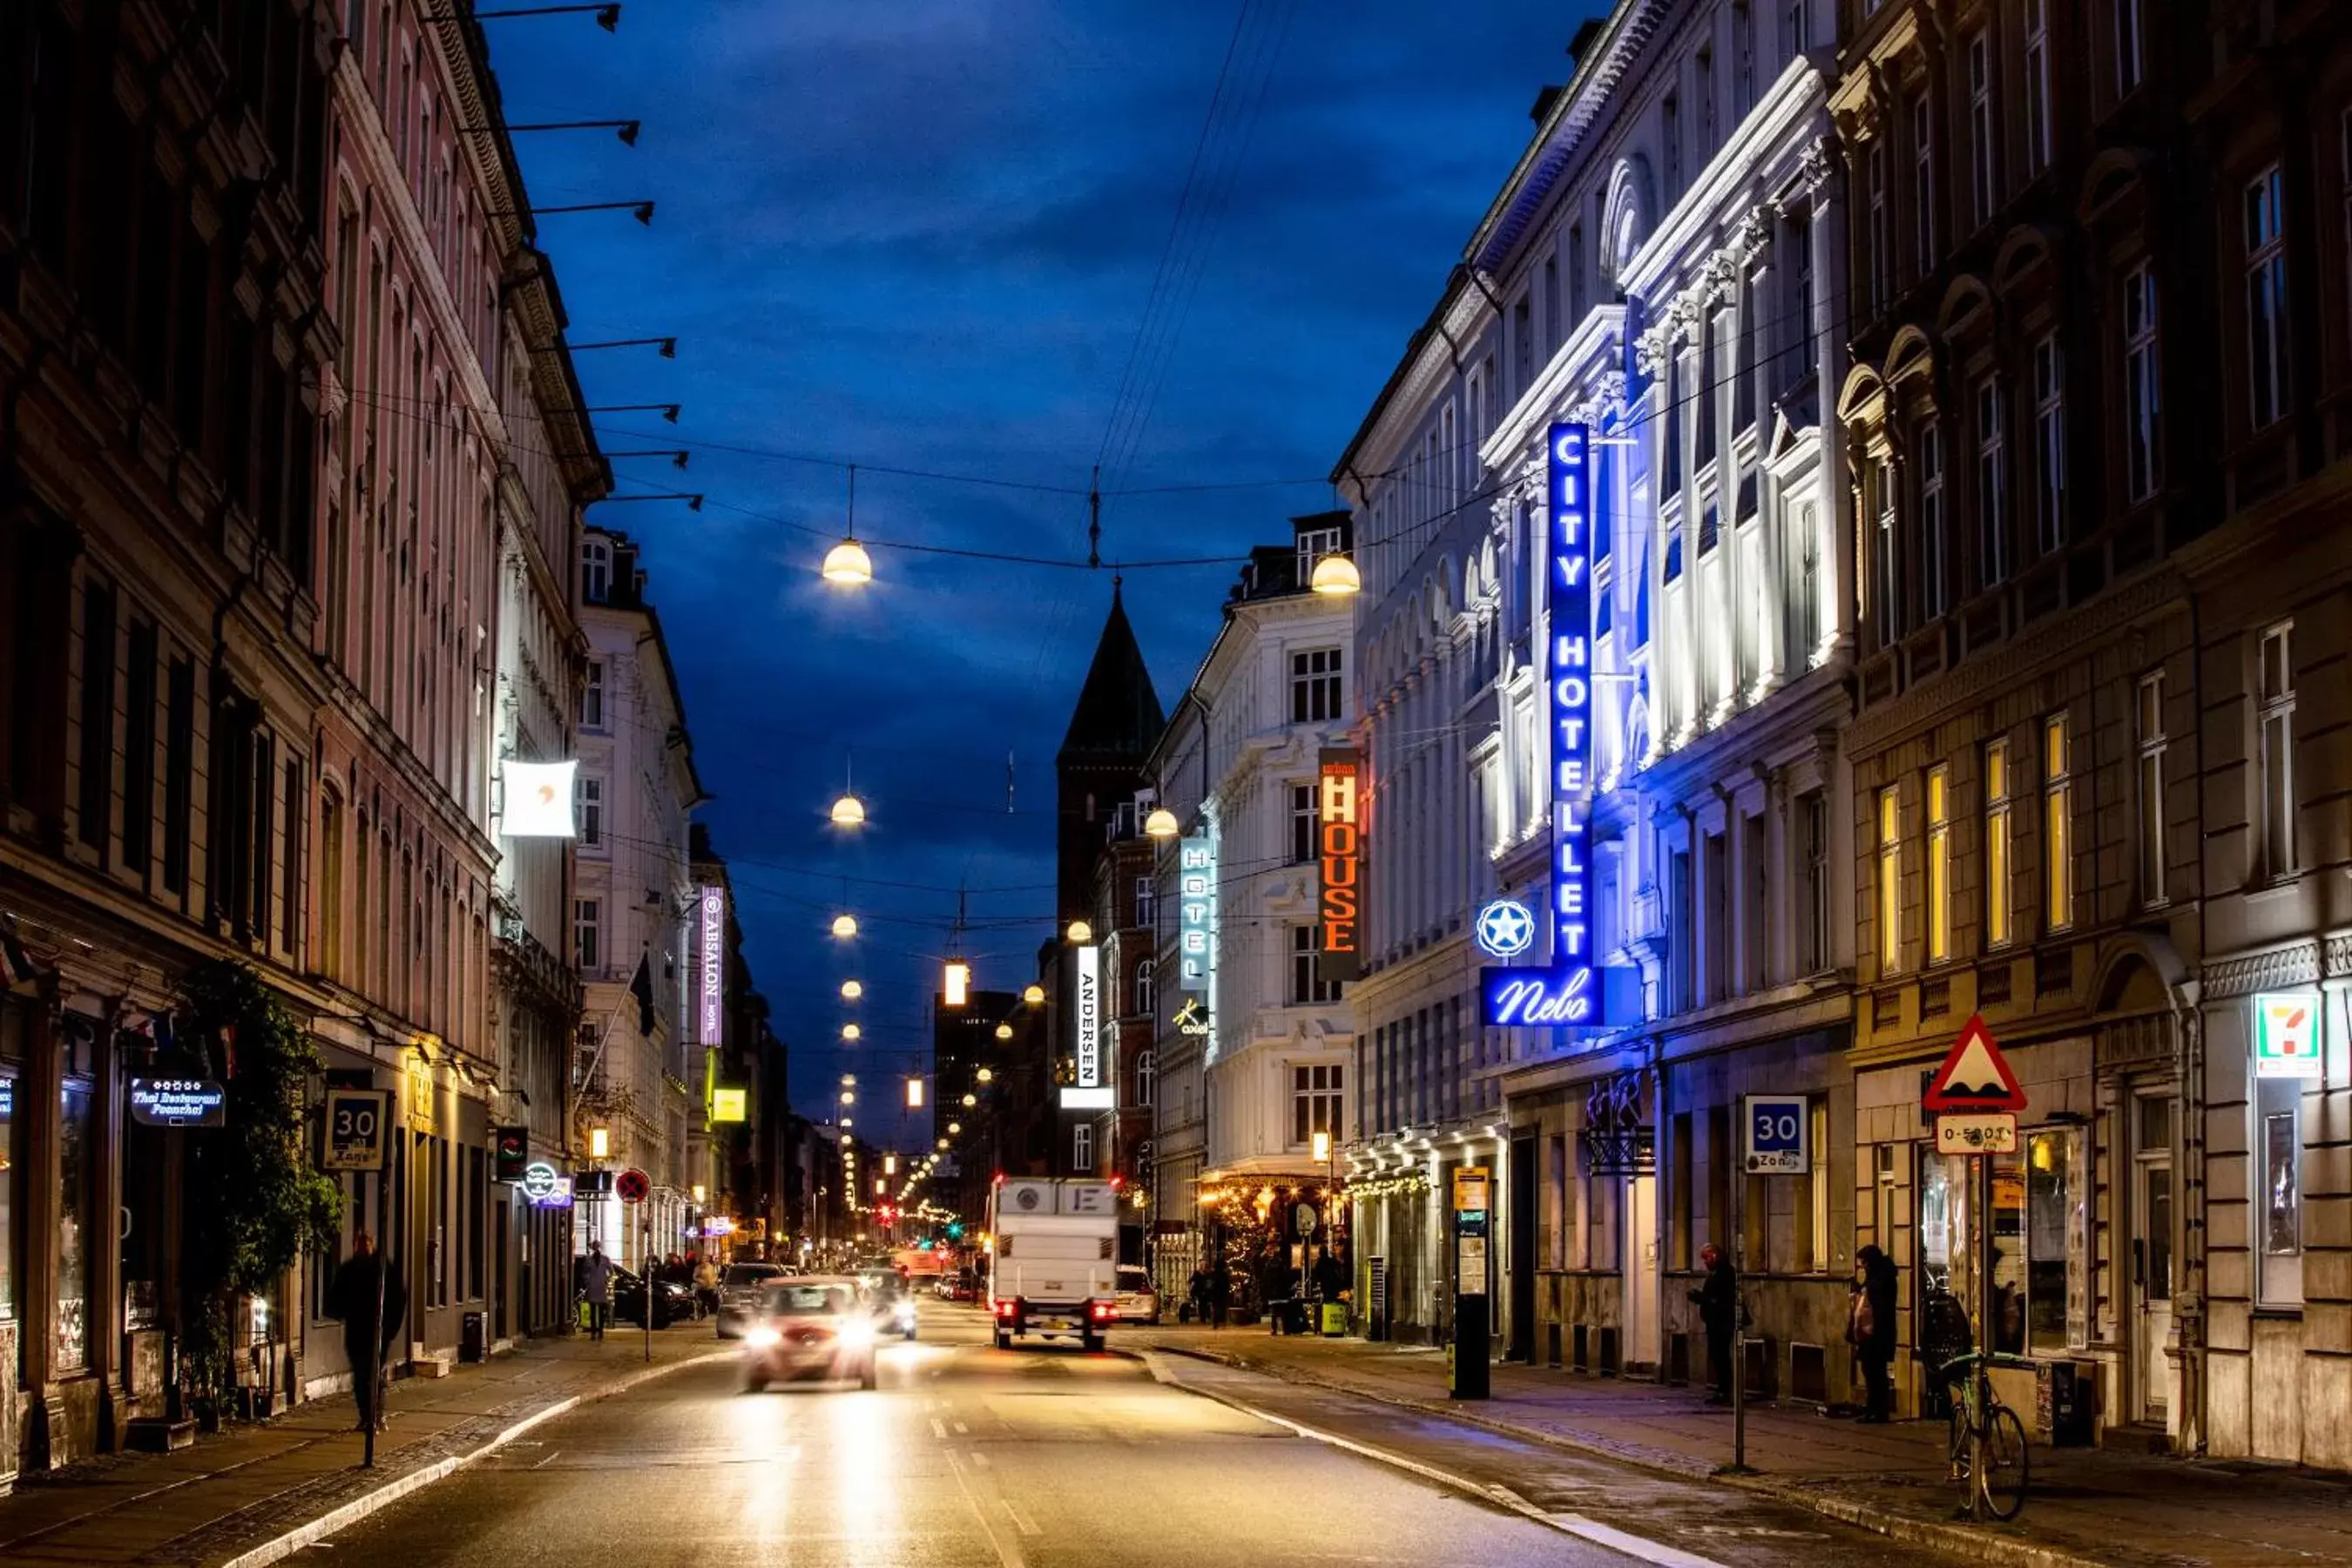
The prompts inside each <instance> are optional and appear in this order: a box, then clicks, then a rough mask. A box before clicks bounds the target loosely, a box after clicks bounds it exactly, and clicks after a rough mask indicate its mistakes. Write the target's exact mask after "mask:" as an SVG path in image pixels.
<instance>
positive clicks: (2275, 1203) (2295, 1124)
mask: <svg viewBox="0 0 2352 1568" xmlns="http://www.w3.org/2000/svg"><path fill="white" fill-rule="evenodd" d="M2252 1100H2253V1102H2254V1129H2253V1131H2254V1166H2255V1169H2256V1170H2257V1171H2258V1172H2260V1173H2261V1178H2262V1190H2261V1192H2260V1193H2259V1194H2257V1195H2256V1196H2255V1199H2254V1205H2255V1207H2254V1237H2255V1241H2256V1244H2257V1245H2256V1249H2255V1252H2256V1256H2255V1259H2254V1269H2255V1292H2256V1304H2257V1305H2259V1306H2263V1307H2299V1306H2301V1305H2302V1304H2303V1080H2302V1079H2293V1078H2257V1079H2254V1092H2253V1095H2252Z"/></svg>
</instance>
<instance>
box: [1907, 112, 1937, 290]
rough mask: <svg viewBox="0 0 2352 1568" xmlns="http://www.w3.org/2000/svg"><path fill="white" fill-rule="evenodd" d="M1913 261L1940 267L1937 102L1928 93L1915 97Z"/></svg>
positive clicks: (1923, 273)
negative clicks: (1937, 200) (1937, 256)
mask: <svg viewBox="0 0 2352 1568" xmlns="http://www.w3.org/2000/svg"><path fill="white" fill-rule="evenodd" d="M1911 264H1912V266H1913V267H1914V268H1916V269H1917V271H1918V275H1919V276H1920V277H1922V278H1925V277H1927V275H1928V274H1929V273H1931V272H1933V271H1935V270H1936V105H1935V100H1932V99H1931V98H1929V97H1928V96H1927V94H1926V93H1924V92H1923V93H1921V94H1920V95H1919V96H1918V97H1917V98H1915V99H1913V100H1911Z"/></svg>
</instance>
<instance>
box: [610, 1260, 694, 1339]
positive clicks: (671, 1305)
mask: <svg viewBox="0 0 2352 1568" xmlns="http://www.w3.org/2000/svg"><path fill="white" fill-rule="evenodd" d="M613 1316H614V1319H616V1320H617V1321H621V1322H624V1323H643V1322H644V1321H646V1282H645V1281H644V1280H643V1279H639V1278H638V1277H637V1276H636V1275H635V1274H633V1273H631V1272H630V1271H629V1270H627V1269H625V1268H614V1270H613ZM693 1316H694V1290H693V1288H692V1287H690V1286H686V1285H681V1284H679V1283H678V1282H677V1280H675V1279H656V1280H655V1281H654V1327H655V1328H657V1329H666V1328H668V1327H669V1326H670V1325H671V1324H672V1323H676V1322H681V1321H686V1320H688V1319H690V1318H692V1317H693Z"/></svg>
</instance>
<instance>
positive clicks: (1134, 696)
mask: <svg viewBox="0 0 2352 1568" xmlns="http://www.w3.org/2000/svg"><path fill="white" fill-rule="evenodd" d="M1167 724H1168V715H1167V714H1166V713H1165V712H1164V711H1162V710H1161V709H1160V694H1159V693H1158V692H1156V691H1154V690H1153V689H1151V672H1150V670H1149V669H1147V668H1144V664H1143V649H1142V648H1141V647H1139V646H1138V645H1137V643H1136V640H1135V628H1134V627H1133V626H1129V624H1128V619H1127V606H1126V605H1124V604H1123V603H1121V602H1120V598H1119V591H1118V584H1116V582H1114V583H1113V584H1112V586H1111V591H1110V615H1109V617H1108V619H1106V620H1105V621H1104V622H1103V629H1102V637H1101V639H1100V640H1099V641H1097V643H1096V644H1095V659H1094V663H1093V664H1092V665H1090V666H1088V667H1087V683H1086V684H1085V685H1084V686H1082V687H1080V688H1079V689H1078V705H1077V707H1076V709H1074V710H1072V711H1071V714H1070V727H1069V729H1068V730H1067V731H1065V732H1064V734H1063V736H1062V750H1061V752H1060V753H1059V756H1060V757H1061V758H1068V757H1072V756H1110V757H1133V758H1135V759H1137V760H1138V761H1140V760H1141V759H1142V757H1143V756H1144V754H1145V753H1146V752H1150V750H1151V746H1152V742H1155V741H1157V740H1159V739H1160V731H1161V730H1163V729H1165V728H1167Z"/></svg>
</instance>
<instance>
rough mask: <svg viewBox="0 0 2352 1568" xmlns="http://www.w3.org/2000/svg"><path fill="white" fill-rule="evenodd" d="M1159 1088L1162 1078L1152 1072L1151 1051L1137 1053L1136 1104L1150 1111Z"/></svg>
mask: <svg viewBox="0 0 2352 1568" xmlns="http://www.w3.org/2000/svg"><path fill="white" fill-rule="evenodd" d="M1159 1087H1160V1078H1159V1075H1158V1074H1157V1073H1156V1072H1154V1071H1153V1070H1152V1065H1151V1053H1150V1051H1138V1052H1136V1053H1135V1103H1136V1104H1137V1105H1138V1106H1139V1107H1141V1108H1142V1109H1143V1110H1150V1109H1151V1105H1152V1101H1153V1100H1155V1099H1156V1098H1157V1093H1156V1091H1157V1090H1158V1089H1159Z"/></svg>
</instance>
